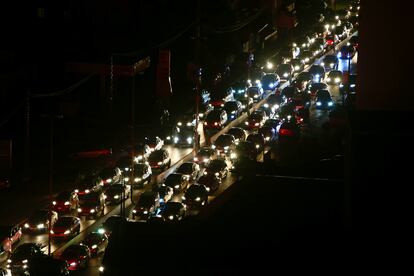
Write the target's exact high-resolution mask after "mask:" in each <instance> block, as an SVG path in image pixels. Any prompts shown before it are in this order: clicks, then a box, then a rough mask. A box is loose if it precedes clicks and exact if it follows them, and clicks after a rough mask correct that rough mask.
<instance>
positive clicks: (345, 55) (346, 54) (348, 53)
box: [338, 45, 356, 59]
mask: <svg viewBox="0 0 414 276" xmlns="http://www.w3.org/2000/svg"><path fill="white" fill-rule="evenodd" d="M355 53H356V51H355V48H354V46H352V45H349V46H348V45H344V46H342V47H341V48H340V49H339V53H338V57H339V58H340V59H352V58H353V57H354V56H355Z"/></svg>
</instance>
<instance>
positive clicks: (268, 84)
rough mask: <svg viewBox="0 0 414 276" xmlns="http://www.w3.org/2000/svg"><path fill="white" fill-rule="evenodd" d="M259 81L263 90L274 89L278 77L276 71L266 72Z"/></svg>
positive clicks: (278, 80)
mask: <svg viewBox="0 0 414 276" xmlns="http://www.w3.org/2000/svg"><path fill="white" fill-rule="evenodd" d="M260 83H261V85H262V88H263V90H264V91H274V90H275V89H276V88H277V87H278V86H279V83H280V77H279V75H278V74H276V73H267V74H265V75H263V76H262V78H261V79H260ZM253 99H254V97H253Z"/></svg>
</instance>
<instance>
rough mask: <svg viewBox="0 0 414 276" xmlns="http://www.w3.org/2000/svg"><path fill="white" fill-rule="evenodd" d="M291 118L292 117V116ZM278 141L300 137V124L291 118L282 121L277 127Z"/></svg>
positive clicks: (294, 139) (293, 139)
mask: <svg viewBox="0 0 414 276" xmlns="http://www.w3.org/2000/svg"><path fill="white" fill-rule="evenodd" d="M292 118H293V117H292ZM278 137H279V142H281V143H283V142H287V141H297V140H298V139H299V138H300V126H299V124H298V123H297V122H296V120H295V119H293V120H286V121H284V122H283V123H282V124H281V125H280V128H279V133H278Z"/></svg>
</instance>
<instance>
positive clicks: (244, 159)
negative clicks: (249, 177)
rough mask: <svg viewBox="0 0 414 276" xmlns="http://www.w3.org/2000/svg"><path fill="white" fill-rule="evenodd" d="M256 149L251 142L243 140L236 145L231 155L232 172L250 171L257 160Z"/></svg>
mask: <svg viewBox="0 0 414 276" xmlns="http://www.w3.org/2000/svg"><path fill="white" fill-rule="evenodd" d="M257 154H258V153H257V149H256V147H255V145H254V143H253V142H251V141H244V142H242V143H240V144H239V145H237V147H236V150H235V151H234V154H233V155H232V156H231V157H232V159H231V160H232V167H231V170H232V171H233V172H239V171H245V172H247V171H250V170H251V169H252V167H253V163H255V162H256V160H257Z"/></svg>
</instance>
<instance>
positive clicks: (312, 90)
mask: <svg viewBox="0 0 414 276" xmlns="http://www.w3.org/2000/svg"><path fill="white" fill-rule="evenodd" d="M324 89H325V90H326V89H328V85H327V84H326V83H324V82H315V83H312V84H310V85H309V86H308V93H309V94H310V95H311V96H315V95H316V92H317V91H318V90H324Z"/></svg>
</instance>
